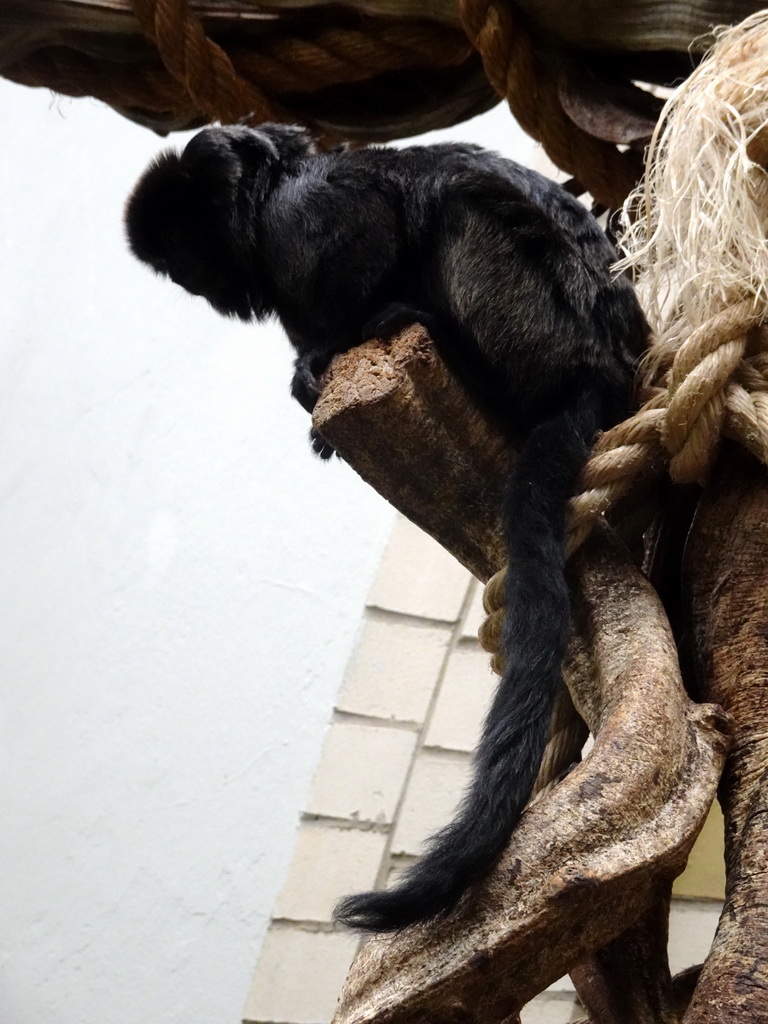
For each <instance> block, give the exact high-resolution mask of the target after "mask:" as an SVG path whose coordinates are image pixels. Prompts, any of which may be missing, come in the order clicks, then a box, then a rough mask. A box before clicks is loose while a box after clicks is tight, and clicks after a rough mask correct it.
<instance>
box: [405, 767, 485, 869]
mask: <svg viewBox="0 0 768 1024" xmlns="http://www.w3.org/2000/svg"><path fill="white" fill-rule="evenodd" d="M469 761H470V759H469V757H466V756H464V755H456V754H454V755H453V756H446V755H444V754H435V753H432V752H431V751H428V752H424V753H422V754H420V755H419V757H418V760H417V761H416V764H415V766H414V770H413V774H412V776H411V779H410V783H409V785H408V790H407V792H406V794H405V800H404V801H403V806H402V809H401V811H400V814H399V816H398V821H397V825H396V826H395V835H394V839H393V841H392V853H411V854H416V853H419V852H420V850H421V846H422V843H423V842H424V840H425V839H426V838H427V836H429V835H431V834H432V833H433V832H434V831H435V830H436V829H438V828H440V827H441V826H442V825H446V824H447V823H448V822H449V821H450V820H451V818H452V817H453V813H454V811H455V809H456V804H457V803H458V801H459V798H460V797H461V794H462V793H463V791H464V786H465V784H466V782H467V781H468V779H469V774H468V772H469Z"/></svg>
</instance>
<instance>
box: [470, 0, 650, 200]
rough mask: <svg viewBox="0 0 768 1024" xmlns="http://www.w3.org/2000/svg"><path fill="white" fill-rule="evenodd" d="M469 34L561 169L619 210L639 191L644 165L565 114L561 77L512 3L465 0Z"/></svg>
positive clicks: (497, 85)
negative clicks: (637, 187)
mask: <svg viewBox="0 0 768 1024" xmlns="http://www.w3.org/2000/svg"><path fill="white" fill-rule="evenodd" d="M459 12H460V15H461V20H462V24H463V25H464V30H465V31H466V33H467V35H468V36H469V38H470V40H471V41H472V44H473V46H474V47H475V49H476V50H478V52H479V53H480V56H481V58H482V61H483V67H484V69H485V73H486V75H487V76H488V80H489V81H490V83H491V85H492V86H493V87H494V89H495V90H496V92H497V93H498V94H499V95H500V96H503V97H505V98H506V100H507V102H508V103H509V106H510V109H511V111H512V114H513V115H514V117H515V119H516V121H517V122H518V124H519V125H520V126H521V127H522V128H523V129H524V130H525V131H526V132H528V134H529V135H532V136H533V138H534V139H536V140H537V141H538V142H540V143H541V144H542V145H543V147H544V149H545V151H546V153H547V155H548V156H549V157H550V159H551V160H552V161H553V163H555V164H556V165H557V166H558V167H559V168H561V169H562V170H564V171H567V172H568V174H572V175H573V176H574V177H575V178H577V179H578V180H579V181H580V182H581V183H582V184H583V185H584V186H585V187H586V188H587V189H588V190H589V191H590V192H591V193H592V195H593V196H594V198H595V199H596V200H597V201H598V202H600V203H603V204H604V205H605V206H608V207H611V208H613V209H615V208H616V207H618V206H621V204H622V203H623V202H624V200H625V198H626V197H627V195H629V193H630V192H631V190H632V189H633V188H634V187H635V185H636V183H637V181H638V179H639V177H640V174H641V173H642V161H641V159H640V157H639V156H638V155H637V154H635V153H624V152H621V151H620V150H619V149H617V148H616V147H615V146H613V145H611V144H610V143H608V142H603V141H602V140H600V139H596V138H594V136H592V135H589V134H587V132H585V131H584V130H583V129H581V128H579V127H578V126H577V125H575V124H574V123H573V121H571V119H570V118H569V117H568V115H567V114H566V113H565V111H564V110H563V107H562V104H561V102H560V97H559V92H558V81H557V77H556V74H555V72H554V71H553V70H552V69H551V68H549V67H547V64H546V62H545V60H544V59H543V56H542V54H541V52H540V50H539V48H538V47H537V45H536V43H535V41H534V38H533V36H532V34H531V33H530V31H529V30H528V28H527V26H526V24H525V22H524V20H523V18H522V17H521V15H520V13H519V11H517V10H516V8H515V7H514V5H513V4H511V3H509V2H507V0H498V2H494V0H460V2H459Z"/></svg>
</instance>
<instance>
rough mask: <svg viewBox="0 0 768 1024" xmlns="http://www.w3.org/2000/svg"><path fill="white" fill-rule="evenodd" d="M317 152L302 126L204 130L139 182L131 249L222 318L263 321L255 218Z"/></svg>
mask: <svg viewBox="0 0 768 1024" xmlns="http://www.w3.org/2000/svg"><path fill="white" fill-rule="evenodd" d="M312 152H314V150H313V147H312V142H311V140H310V139H309V136H308V135H307V134H306V132H304V131H303V130H302V129H301V128H294V127H291V126H286V125H263V126H262V127H261V128H259V129H254V128H246V127H244V126H240V125H236V126H232V127H227V128H206V129H204V130H203V131H201V132H199V133H198V134H197V135H196V136H195V137H194V138H193V139H192V140H191V141H190V142H189V143H188V144H187V146H186V148H185V149H184V151H183V152H182V153H178V152H177V151H176V150H166V152H164V153H161V154H160V156H159V157H157V158H156V159H155V160H154V161H153V162H152V163H151V164H150V166H149V167H148V169H147V170H146V171H145V172H144V174H143V175H142V177H141V178H140V179H139V182H138V184H137V185H136V187H135V189H134V190H133V193H132V195H131V196H130V198H129V200H128V202H127V204H126V208H125V229H126V234H127V236H128V244H129V245H130V247H131V250H132V251H133V253H134V255H135V256H137V257H138V258H139V259H140V260H142V261H143V262H144V263H148V264H149V266H150V267H152V269H153V270H155V271H156V272H157V273H158V274H163V275H165V276H167V277H170V278H171V280H172V281H175V282H176V284H180V285H181V286H182V287H183V288H186V290H187V291H188V292H191V293H192V294H193V295H202V296H203V297H204V298H206V299H207V300H208V301H209V302H210V304H211V305H212V306H213V308H214V309H216V310H217V311H218V312H219V313H223V314H224V315H225V316H237V317H240V318H241V319H243V320H249V319H250V318H251V317H252V316H256V317H260V316H263V315H265V313H267V312H268V310H267V307H266V303H265V297H264V295H263V291H262V288H261V286H260V282H259V271H258V265H257V259H256V253H255V251H254V241H255V239H254V233H253V224H254V217H255V215H256V214H257V212H258V209H259V207H260V205H261V203H263V201H264V200H265V198H266V197H267V195H268V194H269V192H270V191H271V190H272V188H274V186H275V184H276V182H277V180H278V179H279V178H280V177H281V176H282V174H284V173H286V171H287V170H289V168H290V167H291V165H293V164H294V163H295V162H296V161H297V160H299V159H301V157H303V156H306V155H307V154H309V153H312Z"/></svg>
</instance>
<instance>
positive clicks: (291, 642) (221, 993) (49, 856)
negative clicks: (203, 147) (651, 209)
mask: <svg viewBox="0 0 768 1024" xmlns="http://www.w3.org/2000/svg"><path fill="white" fill-rule="evenodd" d="M0 107H1V109H2V110H3V123H4V132H5V139H6V145H5V146H4V147H3V150H2V151H1V152H0V196H1V197H2V206H1V207H0V251H1V252H2V275H1V278H2V286H1V289H0V391H1V392H2V394H1V395H0V580H1V585H0V879H2V882H1V883H0V963H1V964H2V981H0V1022H2V1024H40V1022H41V1021H46V1022H50V1024H53V1022H56V1024H93V1022H94V1021H100V1022H101V1021H103V1022H108V1024H136V1022H137V1021H152V1024H180V1022H183V1024H214V1022H215V1024H234V1022H235V1021H236V1020H238V1019H239V1016H240V1011H241V1009H242V1005H243V1001H244V998H245V993H246V991H247V988H248V981H249V977H250V974H251V972H252V969H253V965H254V963H255V960H256V954H257V951H258V947H259V944H260V941H261V938H262V936H263V933H264V929H265V927H266V923H267V920H268V917H269V912H270V909H271V906H272V903H273V901H274V898H275V895H276V893H277V892H278V890H279V888H280V886H281V884H282V881H283V877H284V874H285V871H286V868H287V861H288V857H289V854H290V850H291V847H292V843H293V836H294V832H295V828H296V825H297V815H298V811H299V808H300V807H301V806H302V804H303V801H304V797H305V794H306V791H307V789H308V786H309V781H310V778H311V775H312V770H313V767H314V764H315V762H316V760H317V756H318V753H319V750H320V746H321V743H322V738H323V733H324V729H325V725H326V722H327V720H328V716H329V713H330V709H331V707H332V704H333V699H334V696H335V693H336V690H337V688H338V685H339V682H340V679H341V675H342V672H343V668H344V665H345V663H346V660H347V658H348V656H349V653H350V651H351V649H352V644H353V641H354V636H355V632H356V629H357V627H358V623H359V621H360V616H361V610H362V605H363V600H364V597H365V594H366V591H367V588H368V585H369V582H370V580H371V578H372V575H373V572H374V570H375V568H376V565H377V563H378V560H379V557H380V555H381V551H382V549H383V545H384V542H385V540H386V537H387V534H388V531H389V528H390V524H391V521H392V514H391V510H390V509H389V508H388V507H387V506H386V505H385V503H384V502H383V501H382V500H381V499H379V498H378V496H377V495H375V494H373V493H372V492H370V491H368V490H367V489H366V488H365V487H364V486H363V484H362V483H361V482H360V481H358V479H357V478H356V477H355V476H354V474H353V473H352V472H351V471H350V470H349V468H348V467H346V466H344V465H342V464H338V463H334V464H331V465H325V464H320V463H319V462H318V461H317V460H314V459H313V458H311V457H310V454H309V451H308V448H307V446H306V444H305V433H306V430H307V426H308V424H307V421H306V417H305V414H304V413H303V412H302V411H301V410H300V409H299V408H298V406H296V405H295V404H294V403H292V402H291V400H290V399H289V397H288V390H287V389H288V381H289V378H290V364H291V357H290V351H289V348H288V345H287V343H286V342H285V340H284V338H283V337H282V335H281V332H280V331H279V329H278V328H277V327H275V326H271V325H269V326H266V327H261V328H258V329H255V328H253V327H249V326H246V325H242V324H235V323H230V322H227V321H224V320H222V319H221V318H219V317H218V316H216V315H215V314H214V313H212V312H211V311H210V310H209V309H208V308H207V306H206V305H205V303H203V302H202V301H201V300H196V299H193V298H192V297H190V296H187V295H186V294H184V293H183V292H182V291H181V290H179V289H176V288H174V287H173V286H171V285H170V284H168V283H167V282H162V281H159V280H156V279H155V278H153V277H152V276H151V275H150V274H149V273H148V272H147V271H146V270H145V269H144V268H143V267H141V266H140V265H139V264H138V263H136V262H135V261H134V260H133V259H132V258H131V257H129V255H128V253H127V251H126V249H125V246H124V243H123V240H122V230H121V212H122V204H123V202H124V199H125V196H126V194H127V192H128V191H129V189H130V187H131V185H132V184H133V182H134V181H135V179H136V177H137V176H138V174H139V173H140V172H141V170H142V169H143V168H144V166H145V165H146V163H147V160H148V159H149V157H150V156H151V155H153V154H154V153H155V152H157V150H158V149H160V148H162V146H163V145H164V143H163V142H162V140H159V139H158V138H156V137H155V136H153V135H152V134H151V133H149V132H148V131H146V130H144V129H141V128H138V127H137V126H135V125H132V124H130V123H128V122H126V121H124V120H122V119H121V118H119V117H118V116H117V115H116V114H114V113H112V112H111V111H110V110H108V109H107V108H105V107H103V106H102V105H100V104H98V103H95V102H93V101H88V100H81V101H70V100H67V99H60V98H54V97H51V95H50V94H48V93H46V92H45V91H42V90H26V89H23V88H20V87H17V86H12V85H10V84H8V83H4V82H0ZM450 134H451V135H452V136H453V137H457V138H470V137H472V138H475V139H476V140H477V141H481V142H485V143H486V144H491V145H496V146H497V147H498V148H503V149H504V150H505V151H507V152H510V151H514V150H516V153H517V156H518V158H522V159H525V158H526V157H527V156H528V155H529V154H530V151H531V147H530V144H529V143H527V142H521V137H520V134H519V132H517V131H516V129H515V128H514V126H513V124H512V122H511V119H510V118H509V115H508V113H506V112H505V111H504V110H502V109H501V108H497V110H496V111H494V112H492V113H491V114H490V115H486V116H485V117H484V118H482V119H478V120H477V121H475V122H473V123H472V124H471V125H469V126H463V127H461V126H460V127H459V128H458V129H455V130H454V131H453V132H452V133H450ZM8 140H10V142H9V141H8ZM179 141H182V139H181V138H179ZM504 143H506V144H504ZM513 155H514V152H513Z"/></svg>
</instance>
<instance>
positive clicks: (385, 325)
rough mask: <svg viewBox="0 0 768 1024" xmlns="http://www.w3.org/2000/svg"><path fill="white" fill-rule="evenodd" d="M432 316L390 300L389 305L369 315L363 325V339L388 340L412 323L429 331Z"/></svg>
mask: <svg viewBox="0 0 768 1024" xmlns="http://www.w3.org/2000/svg"><path fill="white" fill-rule="evenodd" d="M432 320H433V318H432V317H431V316H430V315H429V314H428V313H423V312H421V310H418V309H414V308H413V307H412V306H405V305H403V303H401V302H392V303H390V305H389V306H385V307H384V309H383V310H382V311H381V312H380V313H377V314H376V316H373V317H371V319H370V320H369V321H368V322H367V324H366V325H365V327H363V331H362V334H363V341H368V340H370V339H371V338H375V339H376V340H377V341H389V339H390V338H394V337H395V335H396V334H400V332H401V331H403V330H405V328H406V327H412V326H413V325H414V324H421V325H422V327H426V329H427V330H428V331H430V332H431V324H432Z"/></svg>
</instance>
